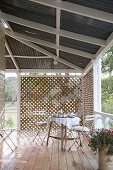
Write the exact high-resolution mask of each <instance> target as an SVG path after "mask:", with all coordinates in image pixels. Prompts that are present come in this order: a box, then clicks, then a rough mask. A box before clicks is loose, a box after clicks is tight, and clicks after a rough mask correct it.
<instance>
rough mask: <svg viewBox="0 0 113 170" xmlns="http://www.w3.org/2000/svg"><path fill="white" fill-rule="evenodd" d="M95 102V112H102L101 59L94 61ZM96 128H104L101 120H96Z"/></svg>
mask: <svg viewBox="0 0 113 170" xmlns="http://www.w3.org/2000/svg"><path fill="white" fill-rule="evenodd" d="M93 102H94V103H93V105H94V112H95V111H96V112H101V58H98V59H96V60H94V61H93ZM94 128H95V129H97V128H98V129H100V128H102V120H101V118H100V119H96V120H95V123H94Z"/></svg>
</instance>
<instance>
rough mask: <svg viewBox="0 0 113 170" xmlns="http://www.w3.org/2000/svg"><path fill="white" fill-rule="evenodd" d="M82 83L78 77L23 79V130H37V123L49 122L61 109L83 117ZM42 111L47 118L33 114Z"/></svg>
mask: <svg viewBox="0 0 113 170" xmlns="http://www.w3.org/2000/svg"><path fill="white" fill-rule="evenodd" d="M81 82H82V81H81V79H80V78H78V77H76V78H69V77H21V129H22V130H34V129H36V128H37V125H36V122H40V121H44V120H47V118H48V117H49V116H51V115H52V114H53V113H57V112H58V111H59V110H60V109H62V110H63V113H71V112H74V113H75V114H78V113H79V115H78V116H81V115H80V114H82V99H81V97H82V89H81V88H82V85H81ZM42 110H44V111H45V112H46V115H45V116H43V115H34V114H33V113H34V111H42ZM55 127H56V126H55Z"/></svg>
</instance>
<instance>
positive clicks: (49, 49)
mask: <svg viewBox="0 0 113 170" xmlns="http://www.w3.org/2000/svg"><path fill="white" fill-rule="evenodd" d="M37 45H38V46H39V47H41V48H43V49H44V50H47V51H49V52H51V53H53V54H55V55H56V49H53V48H50V47H46V46H44V45H40V44H37Z"/></svg>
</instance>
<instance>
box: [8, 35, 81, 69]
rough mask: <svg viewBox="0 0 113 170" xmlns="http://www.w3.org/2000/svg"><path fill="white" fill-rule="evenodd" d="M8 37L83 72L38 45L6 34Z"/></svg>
mask: <svg viewBox="0 0 113 170" xmlns="http://www.w3.org/2000/svg"><path fill="white" fill-rule="evenodd" d="M6 33H7V32H6ZM8 35H9V36H11V37H13V38H14V39H16V40H18V41H20V42H21V43H23V44H25V45H27V46H29V47H32V48H33V49H35V50H38V51H40V52H42V53H43V54H45V55H48V56H50V57H51V58H53V59H55V60H58V61H59V62H61V63H63V64H65V65H67V66H69V67H71V68H73V69H75V70H79V72H83V69H82V68H81V67H79V66H76V65H74V64H72V63H70V62H68V61H66V60H64V59H62V58H57V56H56V55H54V54H53V53H51V52H49V51H47V50H45V49H43V48H41V47H39V46H38V45H35V44H33V43H31V42H28V41H26V40H23V39H20V38H17V37H16V36H15V35H13V34H12V33H11V34H8Z"/></svg>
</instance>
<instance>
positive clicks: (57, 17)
mask: <svg viewBox="0 0 113 170" xmlns="http://www.w3.org/2000/svg"><path fill="white" fill-rule="evenodd" d="M57 1H60V0H57ZM60 13H61V10H60V9H56V29H57V32H59V30H60ZM59 38H60V37H59V34H56V45H57V46H59V44H60V42H59ZM56 54H57V57H59V49H56Z"/></svg>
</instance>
